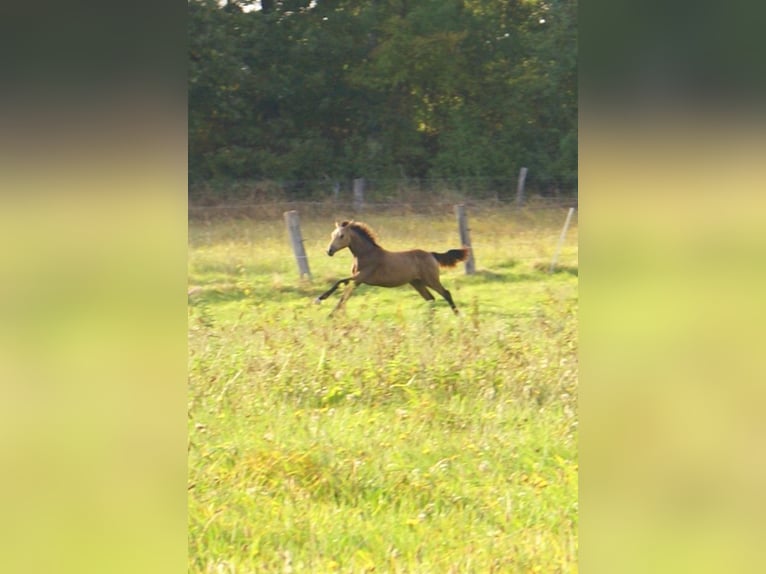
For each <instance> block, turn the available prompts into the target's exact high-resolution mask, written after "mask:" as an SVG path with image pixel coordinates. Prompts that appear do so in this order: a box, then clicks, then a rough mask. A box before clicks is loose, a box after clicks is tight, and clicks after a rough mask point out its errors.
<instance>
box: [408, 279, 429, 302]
mask: <svg viewBox="0 0 766 574" xmlns="http://www.w3.org/2000/svg"><path fill="white" fill-rule="evenodd" d="M410 285H412V286H413V287H414V288H415V290H416V291H417V292H418V293H420V295H421V296H422V297H423V299H425V300H426V301H433V300H434V296H433V295H431V292H430V291H429V290H428V289H426V286H425V284H424V283H423V282H422V281H421V280H420V279H413V280H412V281H410Z"/></svg>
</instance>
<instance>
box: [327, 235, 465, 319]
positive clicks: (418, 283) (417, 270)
mask: <svg viewBox="0 0 766 574" xmlns="http://www.w3.org/2000/svg"><path fill="white" fill-rule="evenodd" d="M344 247H348V248H349V250H350V251H351V253H352V254H353V256H354V265H353V267H352V268H351V277H346V278H345V279H341V280H339V281H336V282H335V284H334V285H333V286H332V287H331V288H330V289H329V290H327V291H325V292H324V293H322V294H321V295H320V296H319V297H317V298H316V300H315V302H316V303H320V302H322V301H323V300H324V299H327V298H328V297H329V296H330V295H332V294H333V293H334V292H335V290H336V289H337V288H338V287H340V286H341V285H346V284H348V283H349V282H350V281H353V283H351V284H350V285H348V287H346V289H345V291H344V293H343V295H342V297H341V298H340V301H339V302H338V304H337V306H336V307H335V309H333V311H332V312H333V313H334V312H335V311H337V310H338V309H340V308H341V307H342V306H343V305H344V304H345V302H346V301H347V300H348V298H349V297H350V296H351V292H352V291H353V289H354V286H355V285H360V284H362V283H365V284H367V285H377V286H379V287H399V286H400V285H404V284H405V283H409V284H410V285H412V286H413V287H414V288H415V290H416V291H417V292H418V293H420V295H421V296H422V297H423V299H425V300H426V301H433V300H434V296H433V295H432V294H431V292H430V291H429V290H428V287H430V288H431V289H433V290H434V291H436V292H437V293H439V295H441V296H442V297H444V298H445V299H446V300H447V303H449V304H450V307H452V310H453V311H454V312H455V314H457V312H458V310H457V307H456V306H455V302H454V301H453V300H452V295H450V292H449V291H447V290H446V289H445V288H444V286H443V285H442V284H441V282H440V281H439V266H441V267H453V266H454V265H456V264H457V263H458V262H459V261H464V260H465V259H466V258H467V257H468V248H467V247H463V248H462V249H450V250H449V251H447V252H446V253H433V252H428V251H423V250H422V249H411V250H410V251H387V250H385V249H383V248H382V247H381V246H380V245H378V240H377V237H375V233H374V232H373V231H372V229H370V228H369V227H368V226H367V225H365V224H364V223H361V222H359V221H344V222H342V223H336V224H335V230H334V231H333V232H332V236H331V238H330V245H328V247H327V255H329V256H331V257H332V256H333V255H334V254H335V253H336V252H337V251H340V250H341V249H343V248H344ZM331 314H332V313H331Z"/></svg>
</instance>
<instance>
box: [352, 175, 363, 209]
mask: <svg viewBox="0 0 766 574" xmlns="http://www.w3.org/2000/svg"><path fill="white" fill-rule="evenodd" d="M364 184H365V181H364V178H363V177H357V178H355V179H354V209H355V210H357V211H361V210H362V208H363V207H364Z"/></svg>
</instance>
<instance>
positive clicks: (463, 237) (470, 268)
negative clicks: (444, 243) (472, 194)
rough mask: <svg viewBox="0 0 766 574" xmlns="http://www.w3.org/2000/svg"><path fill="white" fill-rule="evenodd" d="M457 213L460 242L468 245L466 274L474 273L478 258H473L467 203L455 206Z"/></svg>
mask: <svg viewBox="0 0 766 574" xmlns="http://www.w3.org/2000/svg"><path fill="white" fill-rule="evenodd" d="M455 215H456V216H457V225H458V229H459V230H460V243H461V245H462V246H463V247H468V248H469V251H468V259H466V260H465V274H466V275H473V274H474V273H476V260H475V259H474V258H473V249H472V248H471V235H470V233H469V229H468V218H467V216H466V214H465V205H463V204H462V203H461V204H459V205H456V206H455Z"/></svg>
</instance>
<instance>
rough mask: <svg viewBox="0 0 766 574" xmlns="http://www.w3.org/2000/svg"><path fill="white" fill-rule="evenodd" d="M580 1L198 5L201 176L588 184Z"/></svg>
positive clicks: (193, 27)
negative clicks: (581, 128) (581, 137)
mask: <svg viewBox="0 0 766 574" xmlns="http://www.w3.org/2000/svg"><path fill="white" fill-rule="evenodd" d="M576 8H577V3H576V2H564V1H553V2H536V1H532V2H521V1H516V2H498V1H493V0H478V1H472V2H460V1H457V0H439V1H435V0H432V1H423V2H417V3H408V2H393V1H392V2H375V1H373V0H365V1H361V2H350V1H343V0H335V1H318V2H306V1H296V2H269V3H266V4H264V9H263V10H250V11H247V12H243V11H242V10H241V9H239V8H238V7H237V6H236V4H235V3H231V2H230V3H229V6H228V8H221V7H219V6H218V4H217V3H216V2H214V1H212V0H194V1H191V2H190V3H189V170H190V180H191V181H192V183H194V182H198V181H203V180H209V179H211V178H223V179H226V178H229V179H243V178H255V179H257V178H263V179H283V180H284V179H288V180H295V179H316V178H317V176H318V175H319V174H323V175H326V176H328V177H330V178H333V179H343V178H346V179H349V178H352V177H359V176H360V175H364V176H365V177H368V178H370V177H386V176H388V177H392V176H393V177H399V176H401V175H402V173H404V174H405V175H407V176H411V177H427V176H431V177H433V176H444V175H449V176H457V177H464V176H476V175H484V176H495V177H508V176H514V175H515V174H516V173H518V169H519V167H520V166H522V165H525V166H527V167H529V169H530V178H531V179H534V178H540V179H541V180H546V178H547V180H558V181H562V180H563V181H564V182H565V183H570V184H571V183H574V181H575V180H576V169H577V157H576V153H573V150H575V148H574V147H573V146H572V142H576V140H577V83H576V61H577V60H576V54H577V45H576Z"/></svg>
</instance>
